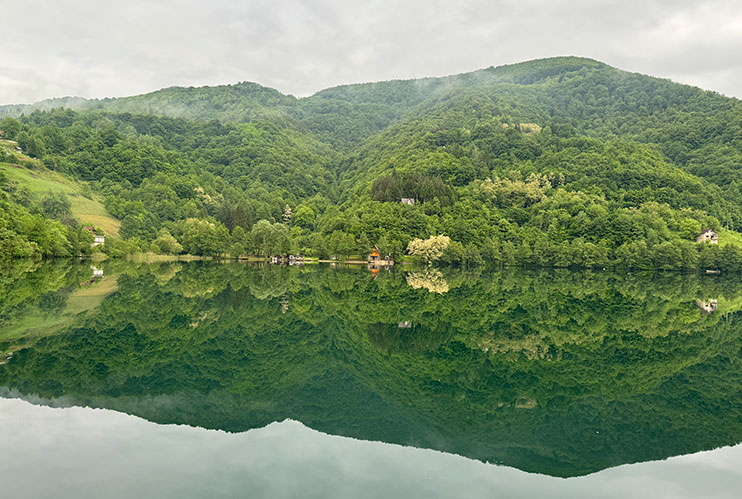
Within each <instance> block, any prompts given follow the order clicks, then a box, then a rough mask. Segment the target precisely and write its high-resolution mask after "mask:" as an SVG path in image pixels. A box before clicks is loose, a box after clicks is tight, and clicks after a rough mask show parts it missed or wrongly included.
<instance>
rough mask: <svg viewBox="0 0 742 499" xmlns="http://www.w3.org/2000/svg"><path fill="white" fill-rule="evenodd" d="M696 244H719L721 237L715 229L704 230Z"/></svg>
mask: <svg viewBox="0 0 742 499" xmlns="http://www.w3.org/2000/svg"><path fill="white" fill-rule="evenodd" d="M696 242H697V243H711V244H719V235H718V234H717V233H716V232H714V230H713V229H703V230H702V231H701V233H700V234H699V235H698V237H697V238H696Z"/></svg>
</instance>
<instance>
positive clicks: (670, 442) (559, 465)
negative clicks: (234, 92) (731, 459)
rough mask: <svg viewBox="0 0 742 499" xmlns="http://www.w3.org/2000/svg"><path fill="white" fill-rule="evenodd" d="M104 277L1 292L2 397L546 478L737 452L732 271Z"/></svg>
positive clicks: (741, 407)
mask: <svg viewBox="0 0 742 499" xmlns="http://www.w3.org/2000/svg"><path fill="white" fill-rule="evenodd" d="M100 270H103V271H104V275H103V276H98V277H96V275H95V274H94V273H93V271H91V269H90V263H89V262H88V263H84V262H81V263H77V264H75V263H74V262H73V263H72V264H70V263H69V262H67V261H63V260H55V261H42V262H29V263H23V264H22V265H21V264H14V265H13V266H12V275H8V276H7V277H2V278H1V279H0V293H2V295H3V296H5V297H7V299H4V300H3V301H2V302H1V303H0V352H3V355H2V362H0V394H1V395H2V396H4V397H23V398H25V399H27V400H29V401H32V402H33V403H41V404H47V405H52V406H63V407H66V406H70V405H82V406H89V407H101V408H107V409H112V410H117V411H122V412H126V413H130V414H136V415H138V416H140V417H144V418H147V419H148V420H150V421H154V422H157V423H160V424H188V425H193V426H201V427H205V428H216V429H221V430H226V431H232V432H241V431H245V430H247V429H250V428H258V427H263V426H265V425H267V424H269V423H271V422H273V421H282V420H284V419H286V418H291V419H294V420H299V421H302V422H303V423H304V424H306V425H308V426H310V427H312V428H315V429H317V430H320V431H323V432H326V433H330V434H335V435H345V436H350V437H353V438H360V439H365V440H372V441H382V442H392V443H398V444H402V445H413V446H417V447H424V448H431V449H438V450H441V451H445V452H451V453H456V454H460V455H463V456H467V457H469V458H473V459H480V460H482V461H488V462H496V463H502V464H507V465H509V466H515V467H518V468H520V469H524V470H528V471H532V472H538V473H547V474H550V475H557V476H574V475H581V474H586V473H591V472H594V471H597V470H600V469H603V468H606V467H610V466H616V465H619V464H624V463H630V462H636V461H647V460H656V459H664V458H666V457H668V456H672V455H677V454H686V453H690V452H698V451H701V450H706V449H711V448H715V447H719V446H724V445H731V444H735V443H737V442H739V441H740V440H742V420H740V417H739V414H740V411H742V377H741V373H742V370H740V364H741V363H742V337H741V336H740V335H739V325H738V324H737V321H739V320H740V313H739V311H740V309H742V287H740V285H739V282H738V280H737V279H736V276H723V275H722V276H716V275H714V276H706V275H679V274H675V273H646V272H638V273H629V274H628V275H626V274H623V273H622V274H619V273H611V272H590V271H588V272H571V271H564V270H548V271H547V270H522V269H505V270H498V271H494V272H490V271H486V270H484V271H483V270H482V269H480V268H477V269H472V270H469V271H463V270H458V269H426V270H423V271H420V270H413V271H409V272H402V271H400V270H399V269H395V270H393V271H389V272H382V273H381V274H380V276H379V277H378V278H377V279H375V280H372V279H371V278H370V275H369V272H368V271H367V270H366V269H358V268H357V267H356V268H355V270H353V269H343V268H337V269H330V268H329V267H320V266H308V267H286V266H284V267H280V266H271V265H242V264H237V263H227V264H221V263H213V262H193V263H187V264H183V263H166V264H131V263H127V262H122V261H120V260H110V261H107V262H104V263H103V264H102V266H101V267H100ZM91 281H92V282H91ZM712 301H713V303H714V304H715V305H714V308H715V310H713V311H711V312H706V311H704V310H703V309H702V308H701V307H702V306H703V305H704V304H708V303H711V302H712ZM6 358H7V360H5V359H6Z"/></svg>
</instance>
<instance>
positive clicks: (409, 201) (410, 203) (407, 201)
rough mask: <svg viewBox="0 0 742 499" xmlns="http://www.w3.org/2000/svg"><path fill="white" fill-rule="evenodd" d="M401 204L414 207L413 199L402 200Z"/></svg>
mask: <svg viewBox="0 0 742 499" xmlns="http://www.w3.org/2000/svg"><path fill="white" fill-rule="evenodd" d="M402 204H408V205H410V206H414V205H415V198H402Z"/></svg>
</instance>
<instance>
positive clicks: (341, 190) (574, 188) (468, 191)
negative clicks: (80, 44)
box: [0, 57, 742, 269]
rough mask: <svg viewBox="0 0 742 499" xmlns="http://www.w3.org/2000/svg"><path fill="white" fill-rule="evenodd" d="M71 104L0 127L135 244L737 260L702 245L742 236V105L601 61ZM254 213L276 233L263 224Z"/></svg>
mask: <svg viewBox="0 0 742 499" xmlns="http://www.w3.org/2000/svg"><path fill="white" fill-rule="evenodd" d="M62 102H69V104H70V106H71V107H73V108H77V109H81V110H82V111H80V112H73V111H70V110H54V111H47V112H40V111H31V112H30V114H28V115H26V116H23V117H22V118H20V119H19V120H16V119H13V118H6V119H4V120H2V121H0V129H5V130H4V132H5V134H6V137H7V138H11V139H16V140H18V142H19V144H21V146H22V148H23V150H24V151H26V152H27V153H28V154H30V155H31V156H34V157H36V158H39V159H41V160H42V161H43V163H44V165H45V166H46V167H47V168H48V169H51V170H56V171H59V172H62V173H64V174H67V175H70V176H72V177H73V178H75V179H78V180H84V181H87V182H91V183H92V184H91V185H92V186H93V188H94V189H95V190H97V191H99V192H101V193H102V195H103V197H104V201H105V205H106V208H107V209H108V211H109V212H110V213H112V214H113V215H114V216H116V217H117V218H119V219H121V220H122V235H123V237H124V238H126V239H135V238H138V241H140V242H141V244H140V242H137V243H136V244H135V246H136V247H140V248H146V247H148V245H149V244H150V242H151V241H152V240H153V239H155V237H157V235H158V233H159V232H161V231H163V230H166V231H168V232H170V233H171V234H173V235H175V236H176V238H178V239H182V238H183V237H184V236H185V237H186V238H187V235H186V233H188V232H189V231H191V229H192V227H191V226H189V228H186V226H185V225H184V224H185V221H186V220H188V219H194V218H195V219H202V220H208V222H209V223H216V224H221V225H223V226H224V228H225V229H226V230H227V231H229V232H230V233H231V232H232V231H234V230H235V228H237V227H240V228H241V229H240V230H239V231H238V235H237V236H234V235H233V234H230V235H231V237H232V239H231V240H229V241H225V236H224V232H223V231H222V229H221V225H219V226H217V227H216V229H215V230H216V231H217V232H218V234H216V233H215V237H217V239H221V240H222V241H223V243H222V244H221V245H217V244H215V243H213V244H210V246H209V247H210V249H208V250H206V249H204V246H202V245H197V246H189V245H186V246H188V247H187V248H186V251H198V252H202V253H203V252H207V251H208V252H211V253H229V252H232V253H234V252H236V251H238V250H240V251H245V252H248V253H253V254H257V253H261V252H262V253H266V252H271V251H286V252H287V251H293V252H302V253H307V254H314V255H318V256H331V255H339V254H345V255H348V254H355V253H364V252H365V251H366V250H367V248H368V246H369V244H370V243H371V242H376V243H377V244H380V245H381V246H382V247H383V248H382V249H383V251H384V252H385V253H387V254H390V255H392V256H393V257H399V256H400V255H401V254H402V252H403V251H404V249H405V247H406V246H407V243H408V242H409V241H410V240H411V239H413V238H420V237H423V238H424V237H428V236H430V235H432V234H447V235H449V236H451V238H452V239H453V241H454V244H453V246H452V247H451V250H450V251H449V254H448V256H447V257H446V259H447V261H449V262H452V263H453V262H465V263H466V264H477V263H481V262H482V261H494V262H497V263H504V264H513V263H515V264H529V263H537V264H541V265H558V266H571V265H588V266H593V265H596V266H605V265H612V264H615V262H624V263H625V264H626V265H628V266H630V267H639V268H696V267H698V266H705V267H717V266H720V267H725V268H728V269H736V268H738V267H739V268H742V258H738V255H737V253H736V252H738V251H739V252H741V254H742V248H738V245H737V244H734V245H731V247H730V248H726V246H729V245H726V246H725V248H724V251H726V252H727V253H726V254H725V255H722V254H721V251H722V250H721V249H719V248H711V249H709V248H701V247H700V246H697V245H694V244H693V240H694V239H695V236H696V235H698V232H699V231H700V230H701V228H712V229H715V230H716V231H722V230H724V229H730V230H740V229H742V168H740V165H742V103H740V101H738V100H736V99H731V98H727V97H724V96H721V95H719V94H716V93H713V92H705V91H703V90H700V89H697V88H693V87H689V86H686V85H679V84H676V83H673V82H670V81H668V80H662V79H658V78H652V77H648V76H643V75H638V74H632V73H627V72H624V71H620V70H618V69H615V68H612V67H610V66H607V65H605V64H602V63H600V62H597V61H593V60H590V59H583V58H577V57H562V58H553V59H543V60H536V61H530V62H525V63H521V64H514V65H509V66H502V67H498V68H487V69H484V70H480V71H475V72H472V73H465V74H461V75H453V76H447V77H442V78H425V79H420V80H404V81H402V80H400V81H390V82H379V83H368V84H359V85H346V86H341V87H336V88H331V89H327V90H323V91H321V92H318V93H317V94H315V95H313V96H311V97H307V98H303V99H296V98H294V97H291V96H285V95H282V94H281V93H280V92H277V91H275V90H272V89H268V88H265V87H261V86H259V85H257V84H251V83H240V84H237V85H229V86H221V87H202V88H177V87H175V88H169V89H163V90H160V91H157V92H153V93H150V94H144V95H141V96H135V97H127V98H122V99H104V100H101V101H80V100H69V101H62ZM49 105H51V104H50V103H48V102H47V103H41V104H40V105H39V106H37V107H39V108H45V107H48V106H49ZM33 109H34V107H33V106H32V107H29V108H23V109H21V108H11V107H5V108H3V109H2V111H1V112H4V113H6V114H17V113H18V112H21V111H24V112H26V111H29V110H33ZM401 198H413V199H415V200H417V201H418V204H417V205H415V206H411V207H410V206H406V207H403V206H400V200H401ZM259 220H265V221H267V223H270V224H278V225H277V226H275V227H273V228H272V229H271V230H274V229H275V231H278V232H277V234H278V233H281V234H283V235H282V236H281V237H268V238H267V239H266V237H264V235H263V236H261V235H260V234H258V233H255V234H253V233H252V229H253V228H254V226H255V224H256V222H257V221H259ZM281 224H285V225H286V227H281ZM289 229H290V230H289ZM243 233H244V235H243ZM168 237H169V236H168ZM731 239H733V240H737V238H731ZM268 240H272V241H273V243H270V244H268V243H266V242H265V241H268ZM261 241H262V242H261ZM662 245H664V246H662ZM660 247H662V249H661V250H660Z"/></svg>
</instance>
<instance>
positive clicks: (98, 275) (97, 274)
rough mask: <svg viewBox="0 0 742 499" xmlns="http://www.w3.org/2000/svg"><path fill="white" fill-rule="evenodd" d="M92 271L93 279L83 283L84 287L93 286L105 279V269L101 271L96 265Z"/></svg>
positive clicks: (92, 267) (92, 266)
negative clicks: (99, 280)
mask: <svg viewBox="0 0 742 499" xmlns="http://www.w3.org/2000/svg"><path fill="white" fill-rule="evenodd" d="M90 270H92V271H93V277H91V278H90V280H89V281H87V282H83V283H82V286H92V284H93V283H94V282H95V281H97V280H98V279H103V269H99V268H98V267H96V266H95V265H91V266H90Z"/></svg>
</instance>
